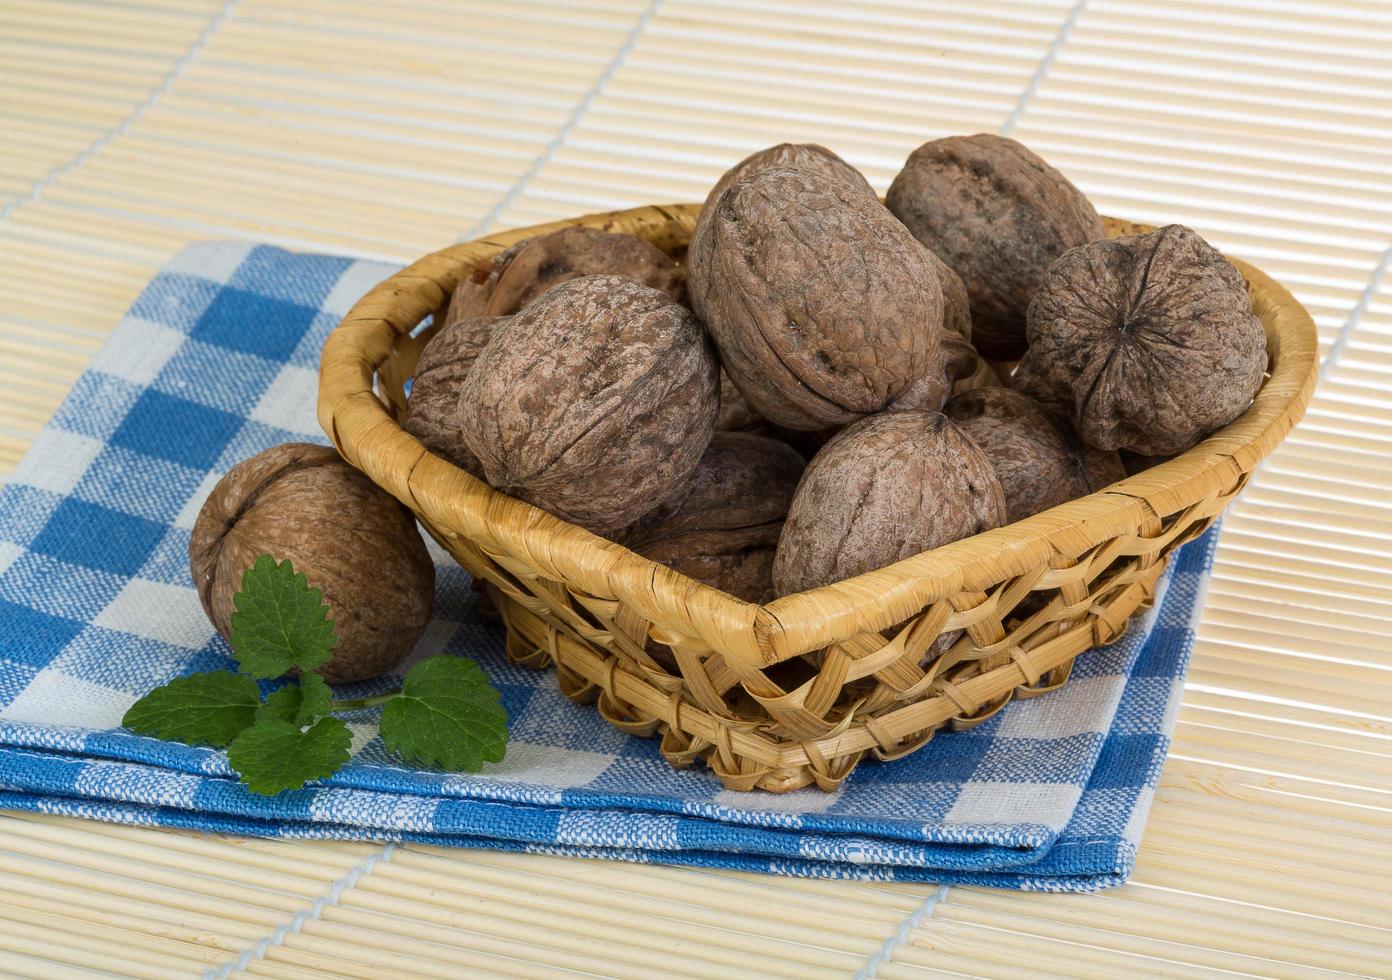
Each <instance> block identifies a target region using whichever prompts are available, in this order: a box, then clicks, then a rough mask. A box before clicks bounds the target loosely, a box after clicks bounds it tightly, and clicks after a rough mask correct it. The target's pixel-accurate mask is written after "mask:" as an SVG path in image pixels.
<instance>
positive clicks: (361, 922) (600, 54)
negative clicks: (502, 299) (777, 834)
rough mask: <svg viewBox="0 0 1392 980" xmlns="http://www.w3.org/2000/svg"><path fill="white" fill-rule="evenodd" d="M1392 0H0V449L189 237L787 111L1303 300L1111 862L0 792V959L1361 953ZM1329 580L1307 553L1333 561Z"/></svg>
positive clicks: (404, 256)
mask: <svg viewBox="0 0 1392 980" xmlns="http://www.w3.org/2000/svg"><path fill="white" fill-rule="evenodd" d="M1389 51H1392V7H1389V5H1387V4H1386V3H1382V2H1375V0H1340V2H1337V3H1315V2H1313V0H1228V2H1226V3H1220V4H1214V3H1210V2H1203V0H1165V2H1161V0H1090V2H1089V0H1079V2H1076V3H1074V2H1070V0H1059V2H1039V3H1035V2H1026V0H978V2H976V3H973V4H962V3H959V2H956V0H916V2H909V0H904V2H902V3H896V2H890V0H882V2H875V3H864V4H854V5H851V4H834V3H830V2H825V0H728V2H710V0H685V2H679V0H665V2H649V0H550V2H545V0H534V2H529V3H509V4H497V3H488V2H484V0H465V2H453V0H398V2H394V3H392V4H390V5H385V4H381V3H377V2H368V0H294V2H291V0H227V2H219V0H141V2H138V3H137V2H130V3H123V4H120V5H107V4H103V3H97V2H54V0H7V2H6V3H5V4H3V5H0V120H3V124H4V128H5V132H6V140H5V151H4V152H3V153H0V297H3V299H0V474H3V473H4V472H8V471H9V470H10V469H11V468H12V467H13V466H14V464H15V462H16V461H17V460H18V458H19V456H20V455H21V454H22V452H23V450H24V447H25V446H26V445H27V443H28V442H29V440H30V439H31V438H32V437H33V436H34V434H35V433H37V432H38V430H39V428H40V427H41V426H42V425H43V423H44V421H45V420H46V419H47V417H48V415H49V414H50V413H51V412H52V410H53V409H54V408H55V407H56V405H57V403H58V402H59V400H60V399H61V398H62V396H63V395H64V393H65V392H66V390H67V387H68V386H69V385H70V384H71V382H72V381H73V379H74V378H76V376H77V375H78V374H79V373H80V372H81V370H82V369H83V367H84V366H85V364H86V362H87V360H88V358H89V357H90V356H91V354H92V353H93V352H94V351H95V349H96V348H97V347H98V346H99V345H100V343H101V341H102V340H103V338H104V336H105V335H106V333H107V332H108V331H109V330H110V329H111V327H112V326H113V325H114V324H115V323H116V320H117V319H118V317H119V316H120V314H121V313H122V312H123V311H124V309H125V308H126V306H127V305H128V304H129V302H130V301H131V300H132V299H133V298H134V296H135V295H136V293H137V291H138V290H139V289H140V287H141V286H142V285H143V284H144V283H145V282H146V281H147V280H148V279H149V277H150V276H151V275H152V274H153V273H154V271H155V270H156V269H157V268H158V267H159V266H160V265H161V264H162V263H163V262H164V261H165V260H166V259H168V257H169V256H171V255H172V254H173V253H174V252H175V251H176V250H177V249H178V248H180V247H181V246H182V245H184V244H186V243H188V242H190V241H195V240H199V239H206V238H214V237H241V238H255V239H259V240H264V241H272V242H277V243H280V244H286V245H290V246H298V247H304V248H313V249H318V250H334V251H342V252H352V253H357V254H364V255H372V256H378V257H384V258H390V259H394V260H399V261H406V260H409V259H411V258H414V257H415V256H417V255H419V254H420V253H423V252H425V251H428V250H431V249H435V248H438V247H440V246H441V245H443V244H447V243H448V242H450V241H453V240H456V239H459V238H464V237H471V236H473V235H475V234H477V233H479V232H480V231H482V230H483V229H485V228H488V227H497V226H505V225H517V224H525V223H531V222H535V221H540V220H546V219H552V218H557V217H562V216H565V215H568V214H574V213H577V212H580V211H588V210H602V209H611V208H617V207H623V206H628V205H632V204H637V203H645V202H650V201H660V200H697V199H700V198H701V197H702V196H703V195H704V191H705V189H706V188H707V187H708V186H709V184H710V182H711V181H712V180H713V179H714V177H715V175H716V174H718V173H719V172H720V171H721V170H722V169H723V168H724V167H725V166H726V165H728V164H729V163H730V162H731V161H733V160H735V159H737V158H738V157H740V156H741V155H743V154H744V153H745V152H747V151H749V150H750V149H753V148H756V147H758V146H760V145H764V144H767V143H771V142H774V141H777V140H795V141H801V140H816V141H820V142H824V143H827V144H828V145H830V146H832V147H834V148H835V149H837V150H838V151H841V152H842V153H844V154H845V155H846V156H847V157H848V158H850V159H851V160H852V161H853V162H854V163H856V164H857V165H859V166H861V167H863V168H864V169H865V171H866V173H867V174H868V175H869V176H870V178H871V180H872V181H873V182H874V183H876V184H877V186H879V187H881V188H883V187H884V186H885V184H887V182H888V180H889V178H890V177H891V176H892V175H893V173H894V171H895V170H896V169H897V167H898V166H899V164H900V163H901V162H902V160H903V158H904V156H905V155H906V154H907V152H908V150H909V149H911V148H912V147H913V146H915V145H917V144H918V143H919V142H921V141H923V140H925V139H928V138H932V137H935V136H939V135H943V134H945V133H949V132H972V131H980V130H996V131H1006V132H1012V133H1013V134H1014V135H1016V136H1018V137H1020V138H1021V139H1024V140H1026V141H1027V142H1029V143H1030V144H1031V145H1032V146H1034V147H1035V148H1037V149H1038V150H1040V151H1041V152H1043V153H1044V154H1045V155H1046V156H1047V157H1048V158H1049V159H1051V160H1052V161H1054V162H1055V163H1057V164H1058V165H1060V166H1061V167H1062V168H1063V169H1064V170H1065V171H1066V172H1067V173H1068V174H1069V175H1070V176H1071V177H1073V179H1074V180H1076V181H1077V182H1078V183H1079V184H1080V185H1081V186H1083V187H1084V188H1085V189H1086V190H1087V191H1088V193H1089V194H1090V195H1091V196H1092V197H1093V199H1094V200H1095V201H1096V202H1097V204H1098V207H1099V209H1100V210H1102V211H1104V212H1106V213H1110V214H1118V215H1125V216H1127V217H1130V218H1134V219H1136V220H1141V221H1152V222H1153V221H1168V220H1181V221H1185V222H1187V223H1190V224H1192V225H1194V226H1195V227H1197V228H1199V229H1200V230H1201V231H1202V232H1203V233H1204V234H1205V235H1206V236H1208V237H1210V238H1211V239H1212V240H1213V241H1215V242H1216V243H1217V244H1219V245H1220V246H1221V247H1223V248H1225V249H1228V250H1231V251H1233V252H1235V253H1237V254H1240V255H1243V256H1244V257H1247V258H1250V259H1252V260H1254V261H1256V262H1257V263H1258V264H1259V265H1261V266H1262V268H1264V269H1265V270H1267V271H1268V272H1270V273H1272V274H1273V275H1275V276H1277V277H1278V278H1280V279H1281V280H1282V281H1283V282H1285V283H1286V284H1287V285H1289V286H1290V287H1291V288H1292V289H1293V290H1294V291H1295V292H1296V293H1297V294H1298V295H1299V296H1300V298H1301V299H1302V300H1303V301H1304V302H1305V303H1306V304H1307V306H1308V307H1309V308H1310V310H1311V312H1312V313H1313V314H1314V315H1315V317H1316V319H1317V321H1318V322H1319V325H1320V328H1321V335H1322V339H1323V342H1324V345H1325V350H1326V367H1325V370H1326V376H1325V378H1324V381H1323V384H1322V386H1321V389H1320V392H1319V394H1318V396H1317V398H1316V401H1315V404H1314V405H1313V406H1312V407H1311V410H1310V413H1309V415H1308V417H1307V420H1306V422H1305V423H1304V425H1303V426H1302V427H1301V428H1300V429H1298V430H1297V432H1296V433H1295V434H1294V436H1293V437H1292V438H1291V439H1290V440H1289V441H1288V442H1287V443H1286V444H1285V445H1284V446H1283V447H1282V449H1281V451H1280V452H1279V453H1278V454H1277V455H1276V456H1275V457H1273V459H1272V460H1271V461H1269V463H1268V464H1267V465H1266V467H1265V469H1264V471H1263V472H1262V473H1261V474H1260V475H1259V477H1258V479H1257V480H1256V481H1255V482H1254V484H1253V486H1252V487H1251V488H1250V489H1249V490H1248V492H1247V493H1246V495H1245V496H1244V497H1243V498H1242V500H1241V501H1240V502H1239V503H1238V505H1237V506H1236V507H1235V508H1234V510H1233V512H1232V514H1231V516H1230V517H1229V519H1228V521H1227V523H1226V525H1225V530H1224V536H1223V539H1222V544H1221V547H1220V549H1219V555H1218V565H1217V574H1216V575H1215V578H1214V581H1213V585H1212V587H1211V590H1210V594H1209V597H1208V603H1207V611H1206V615H1205V619H1204V624H1203V627H1202V629H1201V631H1200V637H1199V643H1198V646H1197V649H1196V651H1195V658H1194V667H1193V671H1192V673H1191V679H1190V685H1189V687H1188V689H1187V691H1186V697H1185V704H1184V708H1183V710H1182V712H1181V716H1180V722H1179V729H1178V732H1177V735H1176V739H1175V744H1174V747H1173V750H1172V752H1171V756H1170V761H1169V764H1168V765H1167V767H1166V770H1165V775H1164V777H1163V782H1162V789H1161V792H1160V795H1159V798H1158V800H1157V803H1156V806H1155V808H1154V810H1153V811H1152V814H1151V819H1150V824H1149V827H1148V830H1147V833H1146V838H1145V843H1144V846H1143V848H1142V851H1141V855H1140V861H1139V867H1138V869H1137V872H1136V875H1135V879H1134V881H1133V882H1132V883H1131V884H1129V885H1127V886H1125V887H1123V888H1119V889H1115V890H1112V891H1109V892H1106V893H1104V894H1100V895H1093V896H1049V895H1026V894H1020V893H1013V892H991V891H985V890H980V889H971V888H953V889H950V890H948V889H942V890H939V889H934V888H931V887H920V886H908V885H895V884H883V885H876V884H865V883H839V882H811V881H798V880H790V879H777V878H767V877H758V878H756V877H750V876H741V875H737V874H726V873H718V872H704V871H701V872H698V871H687V870H676V869H668V868H659V867H631V866H625V865H618V864H601V863H594V862H582V861H570V860H563V859H559V858H548V857H540V856H520V855H504V854H491V853H480V852H472V851H470V852H455V851H442V850H435V849H431V848H426V847H415V846H411V847H394V848H382V847H375V846H367V845H357V844H333V843H313V844H311V843H295V842H286V841H246V840H222V839H215V838H209V837H203V836H194V835H184V834H176V833H167V832H157V831H152V830H142V829H134V828H122V827H113V826H108V825H102V824H96V823H86V822H81V821H72V820H60V819H55V818H49V817H31V816H20V815H0V893H3V894H4V895H5V896H6V901H5V902H4V903H3V908H0V973H9V974H15V975H20V976H36V977H37V976H41V977H62V976H93V975H111V974H119V975H132V976H141V977H166V976H167V977H187V976H192V975H197V974H200V973H203V972H205V971H210V972H211V973H212V974H213V975H219V976H230V975H238V974H242V973H245V974H249V975H264V976H276V977H310V976H325V975H333V976H348V977H378V976H383V975H411V976H458V975H464V974H467V975H470V976H487V975H496V976H521V977H533V976H553V975H554V976H562V975H564V976H574V975H577V974H580V975H596V974H597V975H605V976H624V977H646V976H653V975H663V974H665V975H672V976H703V977H704V976H709V977H734V976H750V977H774V976H788V977H816V976H827V977H845V976H852V975H856V974H860V975H864V976H870V975H877V976H882V977H931V976H954V975H973V976H974V975H986V976H1022V977H1023V976H1028V977H1039V976H1051V975H1062V976H1070V977H1091V976H1096V977H1116V976H1127V975H1147V976H1185V977H1192V976H1207V975H1215V976H1216V975H1219V974H1225V975H1226V974H1231V973H1233V972H1236V973H1243V974H1255V975H1262V976H1291V977H1294V976H1300V977H1309V976H1324V975H1330V974H1340V973H1345V974H1364V975H1388V974H1389V973H1392V928H1389V923H1392V892H1389V889H1388V888H1387V881H1388V880H1389V875H1392V559H1389V558H1388V554H1387V550H1388V549H1387V543H1388V540H1389V538H1392V494H1389V491H1388V490H1387V487H1388V486H1389V483H1392V454H1389V450H1392V276H1389V275H1387V267H1388V264H1389V260H1390V259H1392V123H1390V122H1389V117H1388V113H1387V106H1388V105H1389V104H1392V56H1389V53H1388V52H1389ZM1335 583H1337V585H1338V588H1337V590H1336V589H1333V588H1331V586H1332V585H1333V584H1335Z"/></svg>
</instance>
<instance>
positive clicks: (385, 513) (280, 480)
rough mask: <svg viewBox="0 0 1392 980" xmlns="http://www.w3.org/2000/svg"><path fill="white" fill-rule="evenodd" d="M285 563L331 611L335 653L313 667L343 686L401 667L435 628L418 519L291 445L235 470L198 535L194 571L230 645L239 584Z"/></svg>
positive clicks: (338, 464)
mask: <svg viewBox="0 0 1392 980" xmlns="http://www.w3.org/2000/svg"><path fill="white" fill-rule="evenodd" d="M263 554H269V555H270V556H271V557H273V558H275V559H276V560H277V561H285V560H286V559H289V561H290V562H291V564H292V565H293V566H294V568H295V570H296V571H297V572H303V573H304V574H305V577H306V578H308V579H309V584H310V585H311V586H313V587H314V588H317V589H320V590H322V591H323V593H324V601H325V602H327V603H328V604H329V606H330V607H331V608H332V610H333V612H332V616H333V620H334V633H335V634H336V635H337V637H338V642H337V644H336V645H335V646H334V651H333V658H332V659H331V660H329V662H328V663H326V664H324V665H323V666H321V667H318V668H316V670H317V672H318V673H320V674H322V675H323V677H324V679H325V680H327V681H330V682H332V683H335V684H340V683H347V682H349V681H361V680H366V679H367V678H369V677H375V676H377V675H378V674H381V673H385V672H386V671H388V670H391V669H392V668H393V667H395V666H396V665H397V664H398V663H399V662H400V661H401V659H402V658H403V657H405V656H406V654H407V653H409V652H410V651H411V647H412V646H413V645H414V644H415V642H416V640H417V639H418V638H419V637H420V635H421V632H422V631H423V630H424V629H425V626H426V623H428V622H429V620H430V610H431V607H432V605H433V603H434V598H435V565H434V563H433V562H432V561H431V559H430V553H429V552H427V551H426V549H425V542H423V541H422V540H421V536H420V532H419V531H417V530H416V521H415V518H414V517H412V516H411V512H410V511H409V510H407V509H406V508H405V507H403V506H402V505H401V504H400V503H398V502H397V501H396V499H395V498H393V497H392V496H391V495H390V494H388V493H387V492H386V491H385V490H383V489H381V488H380V487H378V486H377V485H376V484H374V483H373V482H372V481H371V480H369V479H368V478H367V477H366V476H364V475H363V474H362V473H360V472H359V471H358V470H356V469H354V468H353V467H352V466H350V465H349V464H348V463H346V462H344V461H343V460H342V459H341V458H340V457H339V455H338V453H336V452H335V451H334V450H333V449H331V448H329V447H326V446H311V445H308V444H306V443H287V444H285V445H281V446H276V447H274V448H272V449H267V450H266V451H265V452H262V453H258V454H257V455H255V456H253V457H251V459H248V460H244V461H243V462H241V463H238V464H237V465H236V466H234V467H232V469H231V470H230V471H228V473H227V475H226V476H224V477H223V478H222V479H221V480H220V481H218V484H217V486H216V487H214V488H213V492H212V494H211V495H209V497H208V499H207V500H206V501H205V502H204V504H203V508H202V510H200V511H199V512H198V519H197V520H196V521H195V522H194V525H193V534H192V536H191V538H190V540H189V570H190V572H191V573H192V574H193V581H194V584H195V585H196V586H197V587H198V598H199V599H200V600H202V602H203V609H204V610H205V611H206V612H207V613H208V618H209V619H210V620H212V622H213V625H214V626H215V627H217V631H218V632H219V633H221V634H222V635H223V636H227V635H228V633H229V630H230V619H231V616H232V611H233V604H232V597H233V596H234V595H235V594H236V593H237V592H238V591H239V590H240V589H241V586H242V573H243V572H244V571H246V569H248V568H250V567H251V566H252V565H253V564H254V563H255V562H256V559H257V558H258V557H259V556H261V555H263Z"/></svg>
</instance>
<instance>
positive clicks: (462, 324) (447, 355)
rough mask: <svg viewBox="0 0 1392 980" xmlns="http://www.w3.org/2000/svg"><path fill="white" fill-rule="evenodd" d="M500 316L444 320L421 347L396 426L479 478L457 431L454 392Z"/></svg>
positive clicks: (478, 469)
mask: <svg viewBox="0 0 1392 980" xmlns="http://www.w3.org/2000/svg"><path fill="white" fill-rule="evenodd" d="M506 322H507V318H506V317H465V318H464V319H462V320H453V321H451V322H449V323H447V324H446V325H445V326H444V327H443V328H442V329H441V330H440V331H439V332H438V333H436V334H435V336H433V337H431V338H430V342H429V343H428V344H426V345H425V349H424V350H422V351H421V354H420V358H419V359H418V360H417V361H416V373H415V376H414V378H413V379H412V381H411V395H410V398H409V399H408V400H407V403H406V418H405V420H404V421H403V422H402V423H401V427H402V428H403V429H405V430H406V431H407V432H409V433H411V435H413V436H415V437H416V438H417V439H419V440H420V441H421V443H422V444H423V445H424V446H425V448H426V449H429V450H430V451H431V452H432V453H434V454H435V455H437V456H441V457H443V458H445V459H447V460H449V461H450V462H451V463H453V464H454V465H455V466H458V467H459V468H460V469H462V470H465V471H467V472H469V473H471V474H473V475H474V476H476V477H478V478H479V479H483V468H482V467H481V466H480V465H479V461H478V460H477V459H476V458H475V457H474V454H473V453H471V452H469V449H468V447H467V446H465V445H464V437H463V436H462V435H461V434H460V429H459V390H460V388H462V387H463V385H464V379H465V378H466V377H468V375H469V369H470V368H472V367H473V366H474V361H475V360H477V359H478V356H479V354H480V353H481V352H482V351H483V348H484V345H485V344H487V343H488V338H489V337H491V336H492V335H493V331H495V330H497V329H499V328H500V327H501V326H502V325H503V324H504V323H506Z"/></svg>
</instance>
